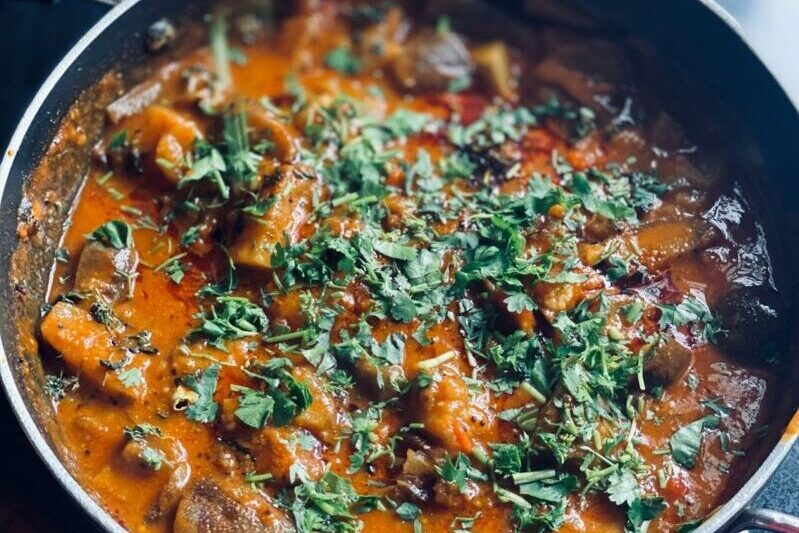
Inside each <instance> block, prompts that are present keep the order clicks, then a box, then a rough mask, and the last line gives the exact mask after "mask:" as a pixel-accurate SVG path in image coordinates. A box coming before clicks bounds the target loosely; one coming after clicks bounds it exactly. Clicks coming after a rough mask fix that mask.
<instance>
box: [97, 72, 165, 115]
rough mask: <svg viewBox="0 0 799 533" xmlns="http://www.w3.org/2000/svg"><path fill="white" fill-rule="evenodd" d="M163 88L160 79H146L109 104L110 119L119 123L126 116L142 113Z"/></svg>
mask: <svg viewBox="0 0 799 533" xmlns="http://www.w3.org/2000/svg"><path fill="white" fill-rule="evenodd" d="M162 89H163V86H162V85H161V82H159V81H146V82H144V83H140V84H138V85H136V86H135V87H133V88H132V89H131V90H129V91H128V92H126V93H125V94H123V95H122V96H120V97H119V98H117V99H116V100H114V101H113V102H111V103H110V104H108V107H107V108H106V110H105V111H106V114H107V115H108V119H109V120H110V121H111V123H112V124H118V123H119V121H121V120H122V119H124V118H127V117H130V116H132V115H135V114H137V113H141V112H142V111H144V109H145V108H146V107H147V106H149V105H152V104H153V103H155V101H156V100H157V99H158V97H159V96H160V95H161V90H162Z"/></svg>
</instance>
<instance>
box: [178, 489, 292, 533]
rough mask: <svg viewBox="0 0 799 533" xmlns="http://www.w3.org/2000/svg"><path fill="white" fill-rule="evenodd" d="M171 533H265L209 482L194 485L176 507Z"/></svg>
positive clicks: (251, 514)
mask: <svg viewBox="0 0 799 533" xmlns="http://www.w3.org/2000/svg"><path fill="white" fill-rule="evenodd" d="M172 530H173V531H174V533H213V532H216V531H224V532H226V533H268V532H269V531H279V530H277V529H274V530H270V529H267V528H266V527H265V526H264V524H263V523H262V522H261V521H260V520H259V519H258V515H257V514H256V512H255V511H254V510H253V509H250V508H248V507H245V506H244V505H242V504H240V503H238V502H237V501H236V500H235V499H234V498H232V497H231V496H229V495H228V494H227V493H226V492H225V491H223V490H222V488H221V487H220V486H219V485H218V484H217V483H215V482H214V481H212V480H210V479H201V480H200V481H198V482H197V483H195V484H194V485H193V486H192V487H191V488H190V489H189V491H188V493H187V494H185V495H184V496H183V497H182V498H181V500H180V503H179V504H178V508H177V513H176V514H175V522H174V523H173V525H172Z"/></svg>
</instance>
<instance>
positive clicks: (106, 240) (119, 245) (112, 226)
mask: <svg viewBox="0 0 799 533" xmlns="http://www.w3.org/2000/svg"><path fill="white" fill-rule="evenodd" d="M86 238H87V239H88V240H90V241H95V242H99V243H101V244H104V245H105V246H110V247H111V248H114V249H116V250H123V249H125V248H130V247H132V246H133V230H131V228H130V226H128V224H127V223H126V222H123V221H122V220H111V221H108V222H106V223H105V224H103V225H102V226H100V227H99V228H97V229H96V230H94V231H93V232H92V233H90V234H89V235H88V236H87V237H86Z"/></svg>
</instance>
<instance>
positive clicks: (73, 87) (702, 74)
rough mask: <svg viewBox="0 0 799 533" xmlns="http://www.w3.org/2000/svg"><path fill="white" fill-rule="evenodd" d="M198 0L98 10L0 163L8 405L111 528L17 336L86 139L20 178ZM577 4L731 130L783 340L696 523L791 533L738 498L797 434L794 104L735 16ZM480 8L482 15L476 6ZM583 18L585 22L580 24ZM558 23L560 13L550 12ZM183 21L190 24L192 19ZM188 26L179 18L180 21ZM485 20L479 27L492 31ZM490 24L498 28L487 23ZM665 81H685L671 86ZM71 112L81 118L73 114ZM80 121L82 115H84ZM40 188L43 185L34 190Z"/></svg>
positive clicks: (0, 297) (601, 2)
mask: <svg viewBox="0 0 799 533" xmlns="http://www.w3.org/2000/svg"><path fill="white" fill-rule="evenodd" d="M211 4H212V1H211V0H194V1H190V0H124V1H123V2H122V3H121V4H119V5H117V6H116V7H114V8H113V9H112V10H111V11H109V12H108V14H107V15H106V16H105V17H103V18H102V19H101V20H100V21H99V22H98V23H97V24H96V25H95V26H94V27H93V28H92V29H91V30H89V31H88V32H87V33H86V34H85V35H84V36H83V38H82V39H81V40H80V41H79V42H78V43H77V44H76V45H75V47H74V48H73V49H72V50H71V51H70V52H69V53H68V54H67V55H66V57H65V58H64V59H63V60H62V61H61V63H60V64H59V65H58V66H57V67H56V68H55V69H54V70H53V72H52V73H51V74H50V76H49V77H48V78H47V80H46V81H45V83H44V85H43V86H42V87H41V89H40V90H39V92H38V93H37V95H36V97H35V98H34V100H33V102H32V103H31V105H30V106H29V107H28V109H27V111H26V112H25V114H24V116H23V118H22V120H21V122H20V123H19V126H18V127H17V129H16V132H15V133H14V135H13V138H12V140H11V143H10V145H9V147H8V149H7V150H6V151H5V153H4V158H3V160H2V163H0V194H2V198H1V200H0V305H1V306H2V309H3V311H4V314H3V320H0V378H2V382H3V386H4V388H5V391H6V394H7V396H8V398H9V401H10V404H11V406H12V408H13V410H14V412H15V414H16V416H17V418H18V419H19V422H20V424H21V426H22V429H23V431H24V432H25V434H26V435H27V437H28V439H29V440H30V441H31V444H32V445H33V446H34V447H35V449H36V451H37V452H38V454H39V455H40V457H41V458H42V460H43V461H44V462H45V463H46V464H47V466H48V467H49V468H50V470H51V471H52V472H53V475H55V476H56V478H57V479H58V480H59V481H60V483H61V484H62V485H63V486H64V488H65V489H66V490H67V491H68V493H69V494H70V495H71V496H72V497H73V498H74V499H75V500H76V502H77V503H78V504H79V505H80V506H81V507H82V508H83V509H85V511H86V512H87V513H88V514H89V515H90V516H91V517H92V518H93V519H94V521H95V522H96V524H97V526H98V528H101V529H104V530H106V531H114V532H117V531H119V532H122V531H124V530H123V529H122V527H121V526H120V525H119V524H118V523H116V522H115V521H114V519H113V518H112V517H111V516H110V515H109V514H108V513H107V512H105V511H104V510H103V508H102V507H101V506H100V505H99V504H98V502H97V501H96V500H95V499H94V498H93V497H92V495H90V494H89V493H88V492H87V491H86V490H84V488H83V487H81V485H80V484H79V483H78V481H77V480H76V479H79V473H78V472H76V471H75V469H74V466H73V465H72V464H71V463H70V461H69V458H68V457H66V456H65V455H64V454H63V453H62V448H61V446H60V437H59V432H58V428H57V427H55V424H54V422H53V417H52V406H51V405H49V404H48V402H46V401H45V400H43V398H42V393H41V383H42V376H43V374H42V369H41V366H40V363H39V360H38V355H37V353H36V346H35V344H33V345H32V344H31V343H30V342H26V341H25V339H29V338H30V335H29V334H30V333H31V331H33V328H34V327H35V322H36V318H37V317H38V312H39V309H38V306H39V303H40V302H41V301H42V299H43V297H44V295H45V294H46V290H47V286H48V283H49V281H50V279H49V267H50V265H51V264H52V261H53V254H54V251H55V248H56V247H57V245H58V240H59V237H60V234H61V232H62V224H63V222H64V221H65V220H66V218H67V217H68V210H66V209H63V206H65V205H70V203H71V201H72V199H73V198H74V195H75V194H76V192H77V190H78V187H79V185H80V181H81V176H82V175H83V174H82V173H81V167H80V162H81V161H84V160H85V159H86V157H87V154H88V150H89V148H90V144H91V143H87V145H86V146H83V147H80V146H76V147H69V148H68V150H69V151H65V153H63V154H60V155H59V157H60V159H59V161H61V162H63V165H61V166H59V167H58V168H56V169H54V170H55V173H54V175H53V176H49V178H50V179H49V182H48V183H46V184H41V183H39V184H37V183H35V182H34V181H35V180H32V179H30V176H31V174H32V173H33V171H34V169H35V168H36V167H37V165H38V163H39V161H40V159H41V157H42V155H43V154H44V153H45V152H46V150H47V148H48V146H49V145H50V143H51V140H52V138H53V135H54V134H55V132H56V130H57V128H58V126H59V124H61V122H62V120H63V119H64V118H65V116H66V115H67V112H68V110H69V109H70V107H71V106H73V104H75V102H79V103H78V104H76V105H79V106H82V107H83V109H84V113H83V115H85V116H86V117H87V118H86V121H85V123H83V124H79V125H80V126H81V127H82V128H84V129H85V131H86V133H87V135H88V136H89V138H91V136H92V135H93V134H96V131H97V129H98V118H97V117H98V116H101V114H102V112H101V106H99V105H98V104H99V101H98V98H99V96H98V95H97V94H95V93H94V92H93V90H92V89H90V87H92V86H94V85H95V84H96V82H97V81H98V80H100V79H101V78H102V76H103V75H104V74H106V73H108V72H110V71H114V72H119V73H123V74H124V76H123V77H124V78H126V79H128V80H135V78H136V76H137V74H136V73H141V72H144V71H145V70H144V69H145V65H146V64H149V63H153V62H158V61H163V60H166V57H167V56H164V57H161V58H153V57H152V56H151V54H149V53H148V52H146V51H145V48H144V47H143V46H142V42H143V38H144V36H145V35H146V32H147V29H148V28H149V27H150V26H151V25H152V23H153V22H155V21H157V20H159V19H161V18H164V17H166V18H168V19H170V20H173V21H176V22H177V23H179V24H178V25H179V27H182V26H181V24H180V22H181V21H187V20H191V19H194V20H195V22H196V20H197V19H198V18H199V17H200V16H201V15H202V14H203V13H205V12H207V11H208V10H209V8H210V7H211ZM491 4H492V6H490V7H489V6H487V5H482V6H480V5H476V6H475V9H477V11H478V13H477V15H476V16H477V17H479V18H480V19H481V20H490V19H486V18H483V17H482V16H481V13H480V10H489V9H490V10H496V9H499V10H502V11H503V12H504V16H506V17H507V16H510V17H511V18H512V19H513V20H514V21H516V22H517V23H518V22H520V21H524V20H525V19H526V18H529V17H533V16H539V17H540V16H548V17H552V16H554V17H555V18H558V17H559V13H560V12H561V11H563V9H566V8H564V6H565V4H564V3H563V2H558V3H557V5H556V8H555V9H554V10H553V9H541V4H540V2H539V1H538V0H527V1H522V0H510V1H504V2H492V3H491ZM573 4H574V5H573V6H571V7H576V8H578V9H581V10H582V13H583V14H584V17H583V18H578V19H572V20H578V22H577V23H579V24H587V26H585V27H586V28H587V29H586V31H593V30H592V28H593V27H594V26H593V25H594V24H595V21H596V20H601V21H602V26H603V28H606V29H607V30H608V31H612V32H616V33H630V32H632V33H633V34H635V35H636V36H638V37H637V38H638V39H640V41H641V42H642V43H644V44H645V46H648V47H650V48H651V49H653V50H656V51H657V56H658V58H659V60H662V62H663V65H662V68H663V69H664V71H665V72H669V73H674V78H673V79H680V80H689V81H690V84H689V85H690V91H691V93H692V94H694V95H696V99H697V101H698V105H699V108H700V111H701V112H702V114H704V115H707V116H713V117H719V118H721V120H722V122H723V123H724V124H725V127H728V128H729V129H730V131H734V132H736V134H735V137H734V140H733V141H731V142H733V143H734V145H733V146H730V147H728V148H730V149H732V150H733V151H735V152H736V155H737V158H738V161H739V164H738V165H737V167H736V170H735V174H734V176H733V178H734V179H735V180H736V181H737V182H738V183H740V184H741V187H742V188H743V189H744V191H745V196H746V197H747V198H749V199H750V200H751V202H752V208H753V210H754V211H755V213H756V215H757V217H758V219H759V220H760V221H761V222H762V223H763V229H764V231H765V234H766V238H767V240H768V243H769V250H770V253H771V255H772V257H773V258H774V259H775V268H774V277H775V280H776V284H777V286H778V287H780V290H781V292H782V295H783V297H784V298H785V299H786V302H787V304H788V309H789V312H787V313H786V314H785V315H783V320H784V326H785V329H786V334H787V337H788V338H789V339H790V341H789V343H788V344H789V346H788V347H787V348H786V353H785V354H784V355H783V358H782V362H781V364H782V365H783V368H784V372H783V371H782V369H781V372H780V373H781V374H782V375H784V376H785V379H784V381H783V384H782V388H781V390H780V393H779V396H780V399H779V402H778V405H777V406H776V407H775V409H774V411H773V417H772V421H771V422H772V423H771V424H770V431H769V432H768V433H767V434H766V435H765V436H764V438H763V439H762V441H763V442H762V449H761V450H760V452H755V454H756V457H755V460H754V461H752V463H753V465H754V466H753V468H752V471H751V472H742V473H741V476H742V479H745V480H746V481H745V483H743V484H742V486H741V488H740V489H739V490H738V491H737V493H735V494H734V495H730V496H731V497H730V498H729V499H728V501H727V503H725V504H724V505H722V506H721V507H719V508H718V509H717V510H716V511H715V512H714V513H713V514H712V515H711V516H710V517H709V518H708V519H707V520H706V521H705V523H704V524H703V525H702V526H701V527H700V528H699V529H698V530H697V531H701V532H711V531H727V530H729V531H741V530H743V529H746V528H755V527H756V528H764V529H768V530H770V531H775V532H780V533H799V519H798V518H794V517H791V516H788V515H785V514H782V513H777V512H773V511H767V510H753V509H751V508H750V507H749V505H750V503H751V501H752V500H753V498H754V497H755V496H756V495H757V494H758V492H759V491H760V489H761V488H762V487H763V485H764V484H765V482H766V481H767V480H768V479H769V477H770V476H771V475H772V474H773V472H774V471H775V469H776V468H777V467H778V466H779V464H780V462H781V461H782V460H783V459H784V457H785V456H786V454H787V453H788V451H789V450H790V448H791V446H792V444H793V443H794V442H795V441H796V439H797V434H798V433H799V411H797V406H799V387H797V386H796V385H797V383H799V350H797V343H796V339H797V334H798V333H799V322H798V321H797V318H796V314H795V313H794V312H793V310H795V309H796V305H795V304H796V302H797V301H798V300H797V296H799V293H798V292H797V284H796V283H795V282H794V280H793V279H792V278H793V273H794V272H796V271H797V269H799V252H798V251H797V249H796V247H795V246H793V243H795V242H797V240H796V238H797V236H799V216H797V210H796V209H790V207H791V206H796V205H799V180H797V179H796V177H797V176H796V174H797V173H799V149H797V146H799V114H797V110H796V108H794V106H793V105H792V104H791V102H790V100H789V99H788V97H787V96H786V95H785V93H784V92H783V91H782V89H781V88H780V86H779V84H778V83H777V82H776V81H775V79H774V78H773V77H772V75H771V74H770V73H769V72H768V70H767V69H766V67H765V66H764V65H763V64H762V63H761V62H760V61H759V60H758V59H757V57H756V56H755V54H754V53H753V52H752V50H751V49H750V48H749V47H748V45H747V43H746V39H745V38H744V37H743V35H741V34H740V32H738V30H737V28H736V25H735V22H734V21H732V20H731V19H730V18H729V17H728V16H727V15H726V14H725V12H724V11H723V10H722V9H721V8H719V7H718V6H717V5H716V4H715V3H714V2H713V1H712V0H675V1H673V2H663V1H662V0H593V1H589V0H575V1H574V2H573ZM483 14H484V13H483ZM586 21H587V22H586ZM561 22H563V21H561ZM195 26H196V24H195ZM185 27H186V28H188V26H185ZM492 31H493V30H492ZM497 31H501V29H500V26H497ZM179 36H180V37H179V39H178V42H177V43H176V44H175V45H174V46H173V50H180V48H181V47H190V46H192V45H196V44H197V32H192V31H188V30H187V31H180V32H179ZM676 89H677V90H680V89H682V90H685V91H688V90H689V89H688V88H687V86H686V87H677V88H676ZM83 115H82V116H83ZM92 119H93V120H92ZM48 191H49V195H46V194H45V193H46V192H48ZM30 199H33V200H34V201H35V200H37V199H38V200H40V201H41V205H43V206H44V209H45V214H44V216H43V217H42V218H41V220H40V221H39V230H38V235H37V238H35V239H26V240H23V241H20V240H19V239H18V237H17V232H16V228H17V223H18V220H19V219H20V217H22V218H25V217H29V216H30V215H31V203H30V202H29V200H30Z"/></svg>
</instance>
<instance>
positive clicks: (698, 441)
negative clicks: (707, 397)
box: [669, 415, 719, 469]
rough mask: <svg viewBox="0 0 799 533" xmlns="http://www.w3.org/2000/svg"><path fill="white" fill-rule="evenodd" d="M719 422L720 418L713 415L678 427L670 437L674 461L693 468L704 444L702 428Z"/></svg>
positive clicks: (713, 425) (710, 426)
mask: <svg viewBox="0 0 799 533" xmlns="http://www.w3.org/2000/svg"><path fill="white" fill-rule="evenodd" d="M718 424H719V418H718V417H717V416H712V415H711V416H706V417H704V418H700V419H699V420H696V421H695V422H691V423H690V424H688V425H686V426H683V427H681V428H680V429H678V430H677V431H676V432H675V433H674V435H672V436H671V438H670V439H669V446H670V448H671V455H672V457H673V458H674V462H675V463H677V464H678V465H680V466H683V467H685V468H688V469H691V468H693V467H694V466H695V465H696V458H697V456H698V455H699V449H700V447H701V446H702V430H703V429H705V428H713V427H716V426H717V425H718Z"/></svg>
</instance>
